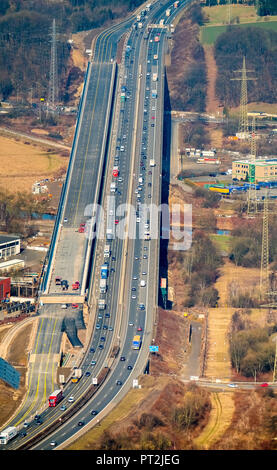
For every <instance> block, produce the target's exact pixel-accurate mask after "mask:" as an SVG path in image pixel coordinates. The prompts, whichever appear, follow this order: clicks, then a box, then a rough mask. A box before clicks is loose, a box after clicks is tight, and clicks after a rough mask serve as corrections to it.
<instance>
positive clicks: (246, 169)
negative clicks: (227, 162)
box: [232, 158, 277, 183]
mask: <svg viewBox="0 0 277 470" xmlns="http://www.w3.org/2000/svg"><path fill="white" fill-rule="evenodd" d="M232 178H236V179H238V180H246V181H250V182H254V181H256V182H257V183H258V182H261V181H276V180H277V158H257V159H256V162H255V163H253V162H251V161H250V160H236V161H234V162H233V163H232Z"/></svg>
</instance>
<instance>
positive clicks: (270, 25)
mask: <svg viewBox="0 0 277 470" xmlns="http://www.w3.org/2000/svg"><path fill="white" fill-rule="evenodd" d="M236 26H240V27H241V28H243V27H248V26H257V27H258V28H263V29H272V30H273V31H277V21H269V22H267V23H261V22H256V23H242V24H239V25H236ZM227 27H228V26H227V25H222V26H202V27H201V34H200V39H201V42H202V44H214V43H215V41H216V40H217V38H218V36H220V35H221V34H222V33H224V32H225V31H226V30H227Z"/></svg>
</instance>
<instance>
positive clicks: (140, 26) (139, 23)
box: [138, 21, 142, 29]
mask: <svg viewBox="0 0 277 470" xmlns="http://www.w3.org/2000/svg"><path fill="white" fill-rule="evenodd" d="M138 28H139V29H141V28H142V22H141V21H139V22H138Z"/></svg>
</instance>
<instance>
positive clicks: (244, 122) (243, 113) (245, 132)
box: [231, 56, 255, 139]
mask: <svg viewBox="0 0 277 470" xmlns="http://www.w3.org/2000/svg"><path fill="white" fill-rule="evenodd" d="M235 72H236V73H238V72H240V73H241V77H237V78H231V80H241V93H240V111H239V128H238V133H239V134H241V137H242V138H243V139H248V138H249V124H248V109H247V105H248V97H247V81H248V80H255V79H254V78H248V77H247V72H253V70H246V65H245V56H243V62H242V69H240V70H235Z"/></svg>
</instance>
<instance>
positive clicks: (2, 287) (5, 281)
mask: <svg viewBox="0 0 277 470" xmlns="http://www.w3.org/2000/svg"><path fill="white" fill-rule="evenodd" d="M10 293H11V278H10V277H0V302H2V300H4V299H8V298H9V297H10Z"/></svg>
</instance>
